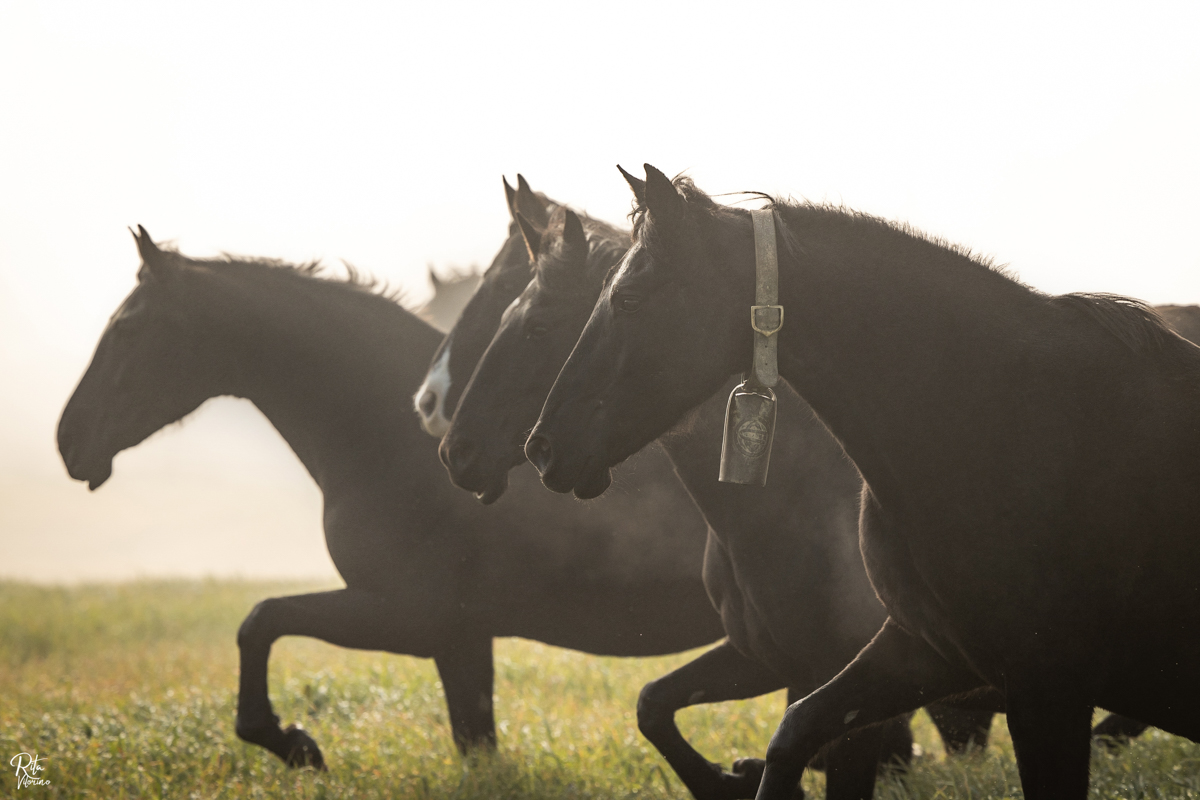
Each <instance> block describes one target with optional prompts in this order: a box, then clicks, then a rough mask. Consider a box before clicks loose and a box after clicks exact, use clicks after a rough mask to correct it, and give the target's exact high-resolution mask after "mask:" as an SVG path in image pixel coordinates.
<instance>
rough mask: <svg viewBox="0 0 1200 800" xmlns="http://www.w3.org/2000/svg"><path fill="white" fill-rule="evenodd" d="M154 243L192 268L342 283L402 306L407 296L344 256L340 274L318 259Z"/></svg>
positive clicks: (163, 251)
mask: <svg viewBox="0 0 1200 800" xmlns="http://www.w3.org/2000/svg"><path fill="white" fill-rule="evenodd" d="M157 247H158V248H159V250H160V251H161V252H162V253H163V254H164V255H169V256H171V257H173V258H174V259H175V260H176V261H177V262H179V263H180V264H182V265H183V266H185V267H190V268H194V269H201V270H204V269H209V270H229V269H238V268H242V269H246V270H251V271H261V274H263V275H278V276H281V277H291V278H295V279H299V280H304V281H312V282H315V283H320V284H326V285H332V286H341V287H344V288H345V289H347V290H350V291H356V292H362V293H364V294H368V295H373V296H376V297H379V298H380V299H381V300H387V301H388V302H391V303H395V304H398V305H401V306H404V305H405V303H406V301H407V299H408V297H407V293H406V291H405V289H404V287H402V286H393V285H392V284H391V283H389V282H388V281H386V280H384V279H381V278H377V277H375V276H374V275H372V274H371V273H369V272H367V271H364V270H361V269H359V268H358V267H355V266H354V265H353V264H351V263H350V262H349V261H345V260H343V261H342V267H343V269H344V273H343V274H340V275H339V274H337V273H335V272H333V271H331V270H330V269H329V267H327V266H326V265H325V264H324V263H323V262H322V261H321V260H320V259H313V260H311V261H303V262H300V263H299V264H293V263H291V262H288V261H284V260H283V259H279V258H266V257H260V256H239V255H235V254H232V253H228V252H224V251H223V252H221V254H220V255H218V256H216V257H213V258H193V257H192V256H186V255H184V254H183V253H181V252H179V250H178V248H177V247H176V246H175V244H174V243H172V242H167V243H159V244H157Z"/></svg>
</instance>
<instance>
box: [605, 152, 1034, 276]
mask: <svg viewBox="0 0 1200 800" xmlns="http://www.w3.org/2000/svg"><path fill="white" fill-rule="evenodd" d="M671 183H672V185H674V186H675V189H676V191H678V192H679V193H680V194H681V195H682V196H683V198H684V200H686V201H687V203H688V208H689V209H693V210H694V209H697V208H699V209H700V210H701V211H702V212H705V213H710V214H715V213H719V212H720V211H722V210H730V207H729V206H725V205H721V204H719V203H717V202H715V201H714V200H713V199H712V197H711V196H710V195H708V194H707V193H706V192H705V191H704V190H703V189H700V188H698V187H697V186H696V184H695V183H694V182H693V181H692V179H691V178H689V177H687V176H686V175H677V176H675V177H674V178H672V179H671ZM732 194H738V195H744V196H746V197H747V199H759V200H763V201H765V202H766V204H767V208H770V209H771V210H772V211H774V212H775V215H776V218H777V219H778V220H780V221H785V220H786V218H787V217H795V216H799V215H808V216H817V217H823V218H824V220H825V221H828V222H843V223H847V224H855V225H859V226H863V227H866V228H868V229H874V230H876V231H879V232H882V233H886V234H893V235H894V234H900V235H901V236H903V237H905V238H908V239H911V240H914V241H917V242H922V243H925V244H929V245H932V246H933V247H935V248H937V249H940V250H945V251H948V252H951V253H954V254H956V255H959V256H962V257H963V258H964V259H966V260H967V261H968V262H970V263H972V264H975V265H977V266H979V267H982V268H984V269H986V270H988V271H989V272H994V273H997V274H999V275H1001V276H1003V277H1005V278H1007V279H1008V280H1010V281H1013V282H1014V283H1017V284H1021V281H1020V280H1018V279H1017V277H1016V276H1015V275H1014V274H1013V273H1012V272H1011V270H1010V269H1009V268H1008V266H1007V265H998V264H996V263H995V261H994V260H993V259H992V258H991V257H988V256H984V255H982V254H980V253H977V252H975V251H974V250H972V249H971V248H969V247H965V246H963V245H960V244H957V243H955V242H951V241H949V240H947V239H944V238H942V237H940V236H934V235H931V234H928V233H926V232H925V231H922V230H920V229H919V228H917V227H915V226H913V225H911V224H909V223H907V222H895V221H892V220H888V219H884V218H883V217H877V216H875V215H874V214H869V213H867V212H865V211H858V210H856V209H853V208H849V207H848V206H845V205H842V204H837V205H835V204H832V203H814V202H812V201H809V200H796V199H794V198H791V197H788V198H783V197H779V196H776V195H771V194H768V193H766V192H760V191H756V190H746V191H741V192H733V193H732ZM629 218H630V220H632V223H633V235H634V238H635V239H638V240H639V241H644V239H643V236H647V237H649V236H652V235H653V233H652V230H650V229H648V228H652V227H653V226H652V225H650V224H649V221H650V217H649V214H648V209H647V208H646V206H645V205H644V204H642V203H636V202H635V204H634V208H633V210H632V211H630V212H629ZM776 229H777V230H778V232H779V236H780V239H781V240H782V244H783V247H784V250H785V252H787V253H788V255H791V256H797V255H800V254H803V252H804V247H803V245H802V244H801V243H800V241H799V239H798V238H797V237H796V235H795V233H794V232H793V231H792V230H791V229H790V226H788V225H787V224H782V225H777V226H776ZM608 277H609V278H611V275H610V276H608ZM1021 285H1022V286H1024V284H1021ZM1026 288H1029V287H1026Z"/></svg>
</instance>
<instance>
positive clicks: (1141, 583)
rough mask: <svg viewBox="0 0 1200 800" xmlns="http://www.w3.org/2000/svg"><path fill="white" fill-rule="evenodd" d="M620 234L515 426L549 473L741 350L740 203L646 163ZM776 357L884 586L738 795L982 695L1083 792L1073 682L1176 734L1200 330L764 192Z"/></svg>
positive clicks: (1198, 704) (1187, 721)
mask: <svg viewBox="0 0 1200 800" xmlns="http://www.w3.org/2000/svg"><path fill="white" fill-rule="evenodd" d="M629 182H630V184H631V186H632V187H633V189H634V193H635V196H636V197H637V199H638V202H639V209H638V212H637V214H636V217H635V238H634V245H633V247H632V249H631V250H630V251H629V253H628V254H627V256H626V257H625V259H624V260H623V261H622V263H621V265H620V268H619V270H618V271H617V272H616V274H615V275H614V276H613V278H612V280H611V281H610V282H609V283H608V284H607V286H606V288H605V290H604V292H603V294H602V295H601V297H600V300H599V302H598V303H597V304H596V307H595V309H594V310H593V313H592V315H591V317H590V319H589V320H588V322H587V325H586V326H585V328H584V331H583V334H582V335H581V337H580V339H579V342H578V344H577V345H576V347H575V349H574V351H573V352H572V355H571V357H570V359H568V361H567V363H566V365H565V366H564V367H563V370H562V372H561V373H560V375H559V377H558V379H557V381H556V383H555V386H554V389H553V390H552V391H551V393H550V395H549V397H548V398H547V400H546V404H545V407H544V408H543V411H542V415H541V418H540V420H539V422H538V424H537V426H536V427H535V428H534V430H533V433H532V435H531V436H530V438H529V440H528V443H527V445H526V451H527V453H528V455H529V457H530V459H531V460H532V461H533V462H534V464H535V465H536V466H537V467H538V469H539V471H540V472H541V473H542V478H543V481H544V482H545V483H546V485H547V486H549V487H551V488H554V489H557V490H559V491H571V490H574V491H575V492H576V493H577V494H578V495H580V496H585V497H592V496H596V495H598V494H600V493H601V492H602V491H604V489H605V488H606V487H607V485H608V483H609V477H608V470H609V468H610V467H611V465H613V464H616V463H618V462H620V461H621V460H622V459H624V458H626V457H627V456H629V455H630V454H632V453H635V452H637V450H638V449H640V448H641V447H642V446H643V445H644V444H645V443H646V442H648V441H650V440H652V439H653V438H655V437H657V436H659V435H661V434H662V433H663V432H664V431H666V430H668V429H669V428H670V427H671V426H672V425H674V424H675V423H676V421H677V420H678V419H679V418H680V417H681V416H682V415H684V414H685V413H686V412H687V410H688V409H689V408H692V407H694V406H695V405H697V404H698V403H700V402H702V401H704V400H705V399H707V398H708V397H709V396H710V395H711V394H712V393H713V392H714V391H715V390H716V389H717V388H719V387H720V386H721V385H722V384H724V383H725V381H726V380H727V379H728V377H729V375H730V374H732V373H736V372H739V371H741V370H743V369H745V368H746V365H747V364H748V363H749V360H750V352H751V336H752V333H751V330H750V327H749V325H748V324H747V313H746V308H747V307H748V306H750V305H751V304H752V303H753V296H754V288H753V287H754V271H755V268H754V242H753V232H752V226H751V222H750V219H749V213H748V212H746V211H745V210H742V209H735V208H729V207H725V206H721V205H718V204H716V203H714V202H713V201H712V200H711V199H710V198H709V197H708V196H707V195H705V194H704V193H703V192H701V191H699V190H698V189H696V188H695V187H694V186H693V185H692V184H691V183H690V182H689V181H687V180H686V179H681V180H676V181H675V182H672V181H671V180H670V179H668V178H667V177H666V176H664V175H663V174H662V173H661V172H659V171H658V170H655V169H654V168H652V167H649V166H647V179H646V180H645V181H641V180H638V179H636V178H632V176H630V178H629ZM771 207H772V209H773V212H774V215H775V220H776V226H777V231H778V236H777V238H778V241H779V244H780V288H781V303H782V304H783V306H784V307H785V309H786V310H787V311H786V313H787V322H786V324H785V327H784V329H783V331H782V332H781V333H780V334H778V335H779V336H780V341H779V365H780V372H781V374H782V375H783V377H784V378H785V379H786V380H787V381H788V382H789V383H790V384H791V385H792V386H793V387H794V388H796V389H797V391H798V392H799V393H800V394H801V395H802V396H803V397H804V398H805V399H806V400H807V401H808V402H809V404H810V405H811V406H812V407H813V409H814V410H815V411H816V413H817V414H818V415H819V416H820V418H821V419H822V421H823V422H824V423H825V424H826V425H828V427H829V429H830V431H831V432H832V433H833V434H834V435H835V436H836V437H837V438H838V440H839V441H840V442H841V444H842V446H843V448H844V449H845V451H846V453H847V454H848V455H849V456H850V457H851V458H852V459H853V461H854V463H855V465H856V466H857V467H858V469H859V472H860V473H861V474H862V476H863V479H864V488H863V498H862V512H861V519H860V536H861V543H862V552H863V556H864V560H865V563H866V567H867V571H868V574H869V575H870V578H871V582H872V584H873V585H874V587H875V589H876V590H877V592H878V593H879V596H880V599H881V600H883V602H884V605H885V606H886V607H887V609H888V612H889V615H890V616H889V618H888V620H887V622H886V623H885V624H884V625H883V627H882V628H881V629H880V631H879V633H878V634H877V635H876V636H875V638H874V639H873V640H872V641H871V643H870V644H869V645H868V646H867V647H866V648H865V649H864V650H863V651H862V652H861V653H860V654H859V655H858V657H857V658H856V659H855V660H854V661H853V662H852V663H851V664H850V665H849V666H847V667H846V669H844V670H843V671H842V672H841V673H840V674H839V675H838V676H837V677H836V678H835V679H833V680H832V681H830V682H829V683H827V684H826V685H825V686H823V687H822V688H821V689H818V690H817V691H816V692H814V693H812V694H811V695H809V696H808V697H806V698H804V699H803V700H801V701H800V702H798V703H796V704H794V705H793V706H791V707H790V708H789V709H788V712H787V714H786V715H785V718H784V721H783V723H782V724H781V725H780V728H779V730H778V731H777V733H776V734H775V737H774V738H773V739H772V743H771V746H770V748H769V749H768V751H767V764H766V771H765V773H764V775H763V780H762V785H761V788H760V791H759V797H762V798H779V797H787V796H788V795H789V794H790V793H791V792H792V789H793V787H794V786H795V784H796V779H797V778H798V777H799V775H800V773H801V771H802V770H803V769H804V765H805V764H806V763H807V762H808V760H809V758H811V757H812V755H813V754H814V753H816V752H817V750H818V749H819V748H820V747H821V746H822V745H823V744H824V743H825V742H828V741H831V740H833V739H836V738H838V737H841V736H844V735H845V734H846V733H847V732H848V731H850V730H853V729H856V728H859V727H861V726H863V725H870V724H873V723H877V722H879V721H882V720H886V719H890V718H891V717H893V716H895V715H896V714H898V713H901V712H904V711H908V710H911V709H913V708H915V707H917V706H919V705H921V704H924V703H927V702H929V701H931V700H934V699H937V698H944V697H952V696H956V695H963V694H966V693H971V692H974V691H977V690H979V689H981V688H982V687H989V686H990V687H994V688H995V689H996V690H998V691H1000V692H1002V693H1003V696H1004V700H1005V706H1006V711H1007V714H1008V725H1009V730H1010V732H1011V734H1012V738H1013V746H1014V750H1015V752H1016V756H1017V763H1018V768H1019V770H1020V773H1021V779H1022V784H1023V786H1024V789H1025V795H1026V797H1028V798H1031V800H1037V799H1039V798H1050V797H1054V798H1077V799H1079V798H1083V797H1085V796H1086V794H1087V787H1088V759H1089V754H1090V748H1089V744H1088V741H1089V736H1088V732H1089V726H1090V720H1091V715H1092V709H1093V707H1094V706H1101V707H1104V708H1108V709H1110V710H1112V711H1114V712H1117V713H1120V714H1124V715H1127V716H1129V717H1133V718H1137V719H1141V720H1144V721H1146V722H1147V723H1150V724H1152V725H1156V726H1158V727H1161V728H1163V729H1164V730H1167V731H1169V732H1172V733H1176V734H1179V735H1182V736H1186V737H1189V738H1191V739H1193V740H1195V739H1197V738H1200V691H1198V690H1197V689H1196V687H1195V675H1196V671H1197V669H1200V578H1198V577H1197V576H1198V575H1200V492H1197V491H1196V486H1197V485H1200V412H1198V411H1197V409H1198V408H1200V349H1197V347H1196V346H1195V345H1193V344H1192V343H1190V342H1188V341H1186V340H1185V339H1183V338H1182V337H1180V336H1178V335H1176V334H1174V333H1173V332H1171V331H1170V330H1169V329H1168V328H1167V327H1166V326H1165V325H1164V324H1163V323H1162V321H1161V319H1160V318H1159V317H1158V316H1157V315H1156V314H1155V313H1154V312H1153V311H1152V310H1151V309H1149V308H1147V307H1145V306H1144V305H1142V304H1140V303H1137V302H1135V301H1131V300H1127V299H1124V298H1119V297H1115V296H1109V295H1064V296H1059V297H1048V296H1046V295H1042V294H1039V293H1038V292H1035V291H1033V290H1031V289H1029V288H1028V287H1026V286H1023V285H1021V284H1019V283H1017V282H1016V281H1014V280H1012V279H1011V278H1010V277H1008V276H1007V275H1005V274H1003V273H1002V272H1001V271H999V270H996V269H994V268H991V267H990V266H989V265H987V264H985V263H982V262H980V261H979V260H977V259H975V258H972V257H971V256H970V255H969V254H968V253H966V252H964V251H962V250H960V249H956V248H953V247H950V246H948V245H946V244H944V243H942V242H936V241H931V240H929V239H927V238H924V237H922V236H920V235H918V234H916V233H914V232H913V231H911V230H910V229H907V228H904V227H902V226H897V225H894V224H890V223H887V222H884V221H881V220H879V219H876V218H873V217H870V216H867V215H863V214H856V213H852V212H847V211H845V210H843V209H836V208H829V207H824V206H813V205H799V204H792V203H783V202H778V201H776V202H773V203H771Z"/></svg>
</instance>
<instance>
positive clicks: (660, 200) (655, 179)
mask: <svg viewBox="0 0 1200 800" xmlns="http://www.w3.org/2000/svg"><path fill="white" fill-rule="evenodd" d="M644 166H645V167H646V208H648V209H650V214H651V216H653V217H654V218H655V220H657V221H658V222H665V223H667V224H673V223H676V222H678V221H680V220H681V219H682V218H683V204H684V199H683V196H682V195H681V194H679V192H678V191H676V189H675V184H673V183H671V179H670V178H668V177H667V176H666V175H664V174H663V173H662V172H660V171H659V170H657V169H655V168H654V167H652V166H651V165H649V164H646V165H644Z"/></svg>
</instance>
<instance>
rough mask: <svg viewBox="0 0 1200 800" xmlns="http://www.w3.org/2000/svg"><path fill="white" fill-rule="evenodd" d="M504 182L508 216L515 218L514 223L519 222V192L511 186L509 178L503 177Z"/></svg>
mask: <svg viewBox="0 0 1200 800" xmlns="http://www.w3.org/2000/svg"><path fill="white" fill-rule="evenodd" d="M500 180H502V181H504V202H505V203H507V204H508V215H509V216H510V217H512V218H513V222H516V220H517V190H516V189H514V188H512V186H509V184H508V178H507V177H503V176H502V177H501V178H500Z"/></svg>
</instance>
